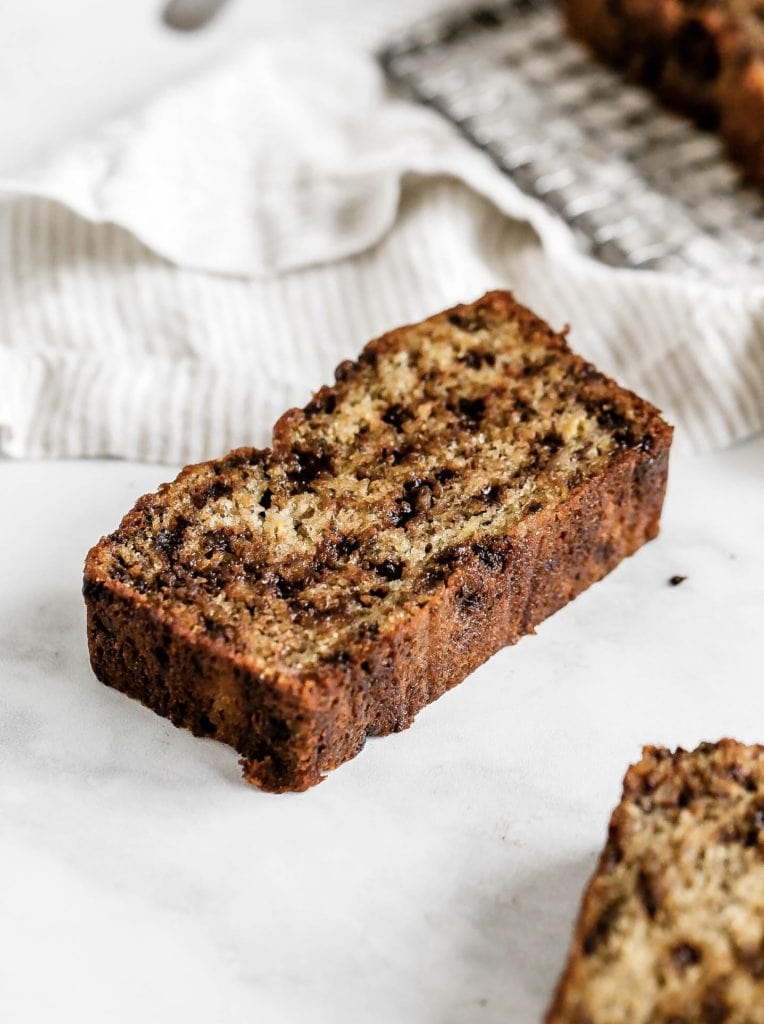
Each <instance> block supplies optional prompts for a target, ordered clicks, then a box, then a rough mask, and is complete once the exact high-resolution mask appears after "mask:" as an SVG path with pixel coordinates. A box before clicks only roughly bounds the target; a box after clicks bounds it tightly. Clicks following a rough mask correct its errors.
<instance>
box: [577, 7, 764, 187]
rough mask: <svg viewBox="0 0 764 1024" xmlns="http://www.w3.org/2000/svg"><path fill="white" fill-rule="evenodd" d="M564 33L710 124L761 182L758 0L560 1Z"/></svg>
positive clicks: (761, 21)
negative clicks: (565, 29) (566, 28)
mask: <svg viewBox="0 0 764 1024" xmlns="http://www.w3.org/2000/svg"><path fill="white" fill-rule="evenodd" d="M562 3H563V9H564V11H565V17H566V20H567V23H568V27H569V30H570V32H571V34H572V35H574V36H575V37H576V38H578V39H580V40H581V41H582V42H584V43H586V44H587V45H588V46H590V47H591V48H592V50H593V51H594V52H595V53H596V54H597V56H598V57H600V58H601V59H602V60H605V61H607V62H608V63H610V64H613V65H615V66H616V67H620V68H622V69H623V70H624V71H626V73H627V74H628V75H630V76H631V77H632V78H635V79H637V80H639V81H642V82H644V83H645V84H646V85H648V86H650V87H651V88H653V89H654V90H655V91H656V92H657V93H658V94H659V95H660V96H661V98H662V99H663V100H664V101H665V102H666V103H668V104H669V105H670V106H672V107H674V108H676V109H678V110H680V111H682V112H684V113H687V114H690V115H691V116H692V117H694V118H695V119H696V120H697V121H699V122H700V123H701V124H702V125H704V126H705V127H709V128H713V127H716V128H718V130H719V133H720V134H721V136H722V137H723V138H724V139H725V141H726V143H727V146H728V148H729V150H730V152H731V154H732V155H733V156H734V157H735V159H736V160H738V162H739V163H740V164H741V165H742V166H743V167H744V169H745V170H746V172H747V173H748V175H749V177H750V178H751V179H752V180H753V181H755V182H757V183H758V184H759V185H764V6H762V3H761V0H562Z"/></svg>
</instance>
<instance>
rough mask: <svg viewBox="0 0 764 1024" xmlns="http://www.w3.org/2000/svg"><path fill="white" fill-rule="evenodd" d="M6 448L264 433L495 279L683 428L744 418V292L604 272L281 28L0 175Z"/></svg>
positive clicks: (411, 110)
mask: <svg viewBox="0 0 764 1024" xmlns="http://www.w3.org/2000/svg"><path fill="white" fill-rule="evenodd" d="M0 190H2V192H3V194H4V199H3V200H2V201H0V452H2V453H3V454H5V455H11V456H25V457H45V456H47V457H50V456H79V455H112V456H123V457H129V458H134V459H145V460H151V461H162V462H169V463H181V462H187V461H191V460H196V459H202V458H205V457H209V456H212V455H216V454H220V453H221V452H223V451H225V450H226V449H227V448H230V447H233V446H235V445H239V444H256V445H261V444H266V443H267V442H268V437H269V432H270V427H271V425H272V423H273V422H274V420H275V419H276V418H277V416H278V415H279V414H280V413H281V412H282V411H283V410H284V409H285V408H287V407H288V406H290V405H293V404H295V403H301V402H303V401H305V400H307V398H308V396H309V394H310V392H311V391H312V390H314V389H315V388H316V387H318V386H319V385H320V384H321V383H322V382H324V381H326V380H328V379H330V378H331V372H332V369H333V367H334V365H335V364H336V363H338V362H339V361H341V360H342V359H344V358H347V357H348V356H351V355H353V354H354V353H356V352H357V351H358V349H359V348H360V346H361V345H362V344H363V343H364V342H365V341H366V340H368V339H369V338H370V337H372V336H374V335H376V334H378V333H380V332H382V331H384V330H385V329H387V328H390V327H392V326H395V325H397V324H399V323H402V322H405V321H408V320H413V319H416V318H419V317H421V316H424V315H426V314H428V313H431V312H434V311H435V310H437V309H438V308H440V307H442V306H444V305H449V304H453V303H455V302H458V301H462V300H468V299H472V298H475V297H477V296H478V295H479V294H480V293H481V292H483V291H484V290H487V289H488V288H493V287H510V288H512V289H513V290H514V291H515V293H516V295H517V297H518V298H519V299H520V300H521V301H524V302H526V303H527V304H528V305H531V306H532V307H533V308H534V309H535V310H536V311H537V312H539V313H540V314H541V315H542V316H544V317H546V318H547V319H549V320H550V321H551V322H552V324H553V325H555V326H556V327H561V326H563V324H565V323H570V324H571V325H572V328H573V330H572V334H571V341H572V344H573V345H574V347H575V348H577V349H578V350H579V351H581V352H582V353H583V354H584V355H586V356H587V357H589V358H590V359H592V360H593V361H594V362H596V363H597V364H598V365H599V366H600V367H601V368H602V369H604V370H605V371H607V372H610V373H612V374H614V375H615V376H616V377H617V378H618V379H619V380H620V381H621V382H622V383H624V384H626V385H628V386H630V387H631V388H633V389H634V390H636V391H638V392H640V393H641V394H644V395H645V396H646V397H648V398H650V399H651V400H652V401H653V402H655V403H656V404H657V405H658V406H659V407H661V408H662V409H663V410H664V411H665V413H666V416H667V418H668V419H669V420H671V421H673V422H674V423H675V424H676V425H677V427H678V443H679V444H680V445H684V446H686V447H692V448H695V449H697V450H707V449H712V448H719V447H723V446H725V445H728V444H730V443H732V442H734V441H736V440H739V439H741V438H743V437H746V436H747V435H749V434H751V433H753V432H755V431H758V430H760V429H761V428H762V426H764V287H762V288H761V289H747V290H743V289H730V288H721V287H718V286H714V285H713V284H712V283H709V284H698V283H692V282H687V281H684V280H680V279H678V278H675V277H670V276H664V275H656V274H652V273H647V272H633V271H615V270H612V269H609V268H606V267H604V266H601V265H599V264H597V263H595V262H593V261H591V260H589V259H587V258H585V257H583V256H581V255H579V254H578V253H577V252H576V250H575V244H574V240H573V238H572V237H571V236H570V234H569V232H568V230H567V228H566V227H565V226H564V225H563V224H562V223H561V222H559V221H557V220H556V219H555V218H554V217H553V216H552V215H551V214H550V213H549V212H548V211H546V210H545V209H544V208H543V207H542V206H540V205H539V204H538V203H536V202H535V201H533V200H531V199H529V198H528V197H526V196H524V195H522V194H521V193H520V192H519V191H518V190H517V189H516V188H515V187H514V185H513V184H512V183H511V182H510V181H509V180H508V179H506V178H505V177H504V176H503V175H501V174H500V173H499V172H498V171H497V170H496V169H495V168H494V167H493V166H492V165H491V164H490V162H489V161H488V160H487V158H485V157H484V156H483V155H482V154H480V153H478V152H476V151H474V150H472V149H471V148H470V147H469V146H468V144H467V143H466V142H464V141H463V140H461V139H460V138H459V137H458V135H457V134H456V133H455V132H453V131H452V130H451V128H450V127H449V126H448V125H447V124H445V123H444V122H442V121H441V120H440V119H439V118H438V117H437V116H436V115H435V114H433V113H432V112H430V111H428V110H426V109H423V108H420V107H417V106H415V105H412V104H409V103H407V102H404V101H402V100H400V99H396V98H393V97H391V96H389V95H388V94H387V92H386V90H385V88H384V85H383V82H382V81H381V77H380V74H379V71H378V69H377V68H376V65H375V63H374V61H373V59H372V58H371V56H369V55H368V54H365V53H362V52H358V51H353V50H348V49H346V48H343V47H342V46H341V45H340V44H339V43H337V42H336V41H333V40H331V39H329V38H324V39H323V40H321V41H320V45H317V40H316V37H315V36H313V37H311V38H310V39H307V38H295V39H280V40H277V41H273V40H271V41H269V42H268V43H267V44H261V45H258V46H256V47H253V48H251V49H249V50H248V51H246V52H245V53H243V54H241V55H240V56H239V57H238V58H236V59H235V60H232V61H231V62H230V63H229V64H227V65H226V66H225V67H223V68H221V69H219V70H217V71H215V72H213V73H211V74H208V75H207V76H204V77H202V78H200V79H198V80H195V81H193V82H191V83H188V84H187V85H184V86H182V87H179V88H176V89H174V90H172V91H170V92H169V93H167V94H165V95H164V96H162V97H160V98H159V99H158V100H157V101H155V102H154V103H153V104H151V105H150V106H149V107H148V108H146V109H144V110H142V111H139V112H138V113H136V114H135V115H132V116H130V117H127V118H124V119H122V120H121V121H119V122H117V123H115V124H113V125H109V126H107V127H106V128H105V129H104V130H103V131H102V132H99V133H98V134H97V135H96V136H95V137H93V138H91V139H88V140H84V141H80V142H77V143H75V144H73V145H72V147H71V148H70V149H69V150H68V151H67V152H65V153H64V154H61V155H60V156H59V157H57V158H56V159H55V160H53V161H52V162H51V163H50V164H48V165H47V166H46V167H43V168H40V169H37V170H35V171H30V172H29V173H28V174H25V175H23V176H21V177H20V178H17V179H16V180H13V181H6V182H0Z"/></svg>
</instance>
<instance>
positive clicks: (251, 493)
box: [84, 292, 671, 790]
mask: <svg viewBox="0 0 764 1024" xmlns="http://www.w3.org/2000/svg"><path fill="white" fill-rule="evenodd" d="M670 440H671V430H670V428H669V427H667V426H666V424H665V423H664V422H663V421H662V420H661V419H660V417H659V415H658V413H657V412H656V410H655V409H653V408H652V406H650V405H648V404H647V403H646V402H643V401H642V400H641V399H639V398H637V397H636V396H635V395H633V394H631V393H630V392H627V391H625V390H623V389H621V388H619V387H618V386H617V385H615V384H614V383H613V382H612V381H610V380H609V379H608V378H606V377H605V376H603V375H602V374H601V373H599V372H598V371H597V370H596V369H594V367H592V366H591V365H590V364H589V363H586V362H585V361H584V360H582V359H580V358H579V357H578V356H576V355H574V354H573V353H572V352H571V351H570V350H569V348H568V346H567V344H566V341H565V338H564V336H563V335H560V334H555V333H554V332H553V331H551V330H550V329H549V328H548V327H547V325H546V324H544V323H543V322H542V321H540V320H539V319H537V318H536V317H535V316H534V315H533V314H532V313H530V312H529V311H528V310H526V309H524V308H523V307H522V306H519V305H518V304H517V303H515V301H514V299H513V298H512V296H511V295H509V294H508V293H506V292H493V293H490V294H488V295H486V296H485V297H484V298H483V299H481V300H480V301H479V302H477V303H475V304H473V305H468V306H458V307H456V308H454V309H452V310H448V311H446V312H444V313H442V314H439V315H437V316H434V317H432V318H430V319H429V320H426V321H424V322H423V323H421V324H416V325H414V326H411V327H405V328H400V329H399V330H396V331H393V332H392V333H390V334H387V335H385V336H383V337H382V338H379V339H377V340H376V341H373V342H371V343H370V344H369V345H367V347H366V348H365V349H364V351H363V352H362V353H361V355H360V357H359V358H358V360H357V361H355V362H351V361H347V362H345V363H342V364H341V365H340V366H339V367H338V368H337V371H336V382H335V384H334V385H333V386H331V387H324V388H322V389H321V390H320V391H318V392H317V394H316V395H315V396H314V398H313V399H312V401H311V402H309V403H308V405H307V406H306V407H305V408H304V409H293V410H290V411H289V412H287V413H286V414H285V415H284V416H282V418H281V419H280V420H279V422H278V423H277V424H276V426H275V428H274V433H273V442H272V447H271V448H270V449H266V450H262V451H261V450H257V449H252V448H246V449H238V450H236V451H234V452H231V453H230V454H229V455H227V456H225V457H224V458H222V459H219V460H216V461H213V462H207V463H204V464H201V465H198V466H190V467H188V468H186V469H185V470H183V472H182V473H181V474H180V476H179V477H178V478H177V479H176V480H175V481H174V482H173V483H170V484H165V485H163V486H162V487H161V488H160V489H159V491H158V492H157V493H156V494H152V495H147V496H146V497H144V498H142V499H141V500H140V501H139V502H138V504H137V505H136V507H135V508H134V509H133V511H132V512H130V513H129V514H128V515H127V516H126V517H125V519H124V520H123V522H122V524H121V525H120V527H119V529H118V530H116V532H114V533H113V534H111V535H110V536H109V537H106V538H104V539H103V540H102V541H101V542H100V543H99V544H98V545H97V546H96V547H95V548H94V549H93V550H92V551H91V552H90V554H89V556H88V560H87V564H86V569H85V586H84V593H85V598H86V603H87V606H88V630H89V643H90V652H91V660H92V664H93V667H94V670H95V672H96V674H97V675H98V676H99V678H100V679H102V680H103V681H104V682H106V683H108V684H110V685H112V686H115V687H117V688H118V689H120V690H123V691H124V692H126V693H129V694H131V695H133V696H135V697H138V698H139V699H140V700H142V701H144V703H146V704H148V705H149V706H150V707H152V708H153V709H154V710H155V711H157V712H159V713H160V714H163V715H166V716H168V717H170V718H171V719H172V720H173V721H174V722H176V724H178V725H184V726H186V727H189V728H191V729H193V730H194V732H196V733H197V734H201V735H209V736H215V737H217V738H218V739H221V740H224V741H225V742H228V743H230V744H232V745H233V746H234V747H236V749H237V750H238V751H239V752H240V753H241V755H242V761H243V765H244V771H245V775H246V777H247V778H248V779H249V780H250V781H252V782H254V783H256V784H258V785H260V786H262V787H263V788H267V789H272V790H282V789H303V788H306V787H307V786H309V785H313V784H314V783H316V782H318V781H320V779H321V776H322V773H323V772H324V771H326V770H328V769H329V768H332V767H335V766H336V765H337V764H339V763H341V762H342V761H344V760H346V759H347V758H349V757H352V756H353V755H354V754H355V753H357V752H358V751H359V750H360V748H361V747H362V746H363V743H364V741H365V738H366V736H367V735H370V734H383V733H389V732H391V731H393V730H398V729H402V728H405V727H406V726H407V725H409V724H410V723H411V721H412V720H413V717H414V715H415V714H416V712H417V711H418V710H419V709H420V708H421V707H422V706H423V705H424V704H426V703H428V702H429V701H431V700H434V699H435V698H436V697H438V696H439V695H440V694H442V693H443V692H444V691H445V690H446V689H448V688H449V687H450V686H453V685H454V684H455V683H457V682H459V681H460V680H461V679H463V678H464V677H465V676H466V675H467V674H468V673H469V672H471V671H472V670H473V669H474V668H476V667H477V665H479V664H480V663H481V662H482V661H484V660H485V659H486V658H487V657H489V656H490V655H491V654H492V653H494V652H495V651H496V650H498V649H499V648H500V647H502V646H504V645H505V644H508V643H513V642H514V641H516V640H517V639H518V638H519V637H520V636H521V635H523V634H524V633H528V632H532V631H533V628H534V626H535V625H536V624H538V623H539V622H540V621H541V620H542V619H543V618H545V617H546V616H547V615H549V614H551V613H552V612H553V611H555V610H556V609H557V608H559V607H560V606H562V605H563V604H565V603H566V602H567V601H568V600H570V599H571V598H572V597H574V596H575V595H576V594H577V593H579V592H580V591H581V590H583V589H584V588H585V587H587V586H588V585H589V584H590V583H592V582H594V581H595V580H597V579H599V578H600V577H602V576H604V575H605V574H606V573H607V572H608V571H610V570H611V569H612V568H613V567H614V566H615V565H616V564H617V563H618V562H619V561H620V560H621V558H623V557H624V556H625V555H628V554H631V553H633V552H634V551H635V550H636V549H637V548H638V547H639V546H640V545H641V544H642V543H644V542H645V541H646V540H648V539H650V538H651V537H653V536H654V535H655V534H656V532H657V530H658V520H659V516H660V510H661V504H662V500H663V493H664V488H665V482H666V471H667V460H668V449H669V445H670Z"/></svg>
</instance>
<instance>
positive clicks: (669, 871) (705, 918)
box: [546, 740, 764, 1024]
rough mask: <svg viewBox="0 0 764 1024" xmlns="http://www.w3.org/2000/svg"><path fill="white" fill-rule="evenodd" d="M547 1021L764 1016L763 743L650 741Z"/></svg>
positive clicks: (686, 1023)
mask: <svg viewBox="0 0 764 1024" xmlns="http://www.w3.org/2000/svg"><path fill="white" fill-rule="evenodd" d="M546 1021H547V1024H724V1022H726V1024H764V747H760V746H752V747H749V746H744V745H743V744H741V743H736V742H735V741H734V740H721V742H719V743H716V744H713V743H703V744H701V746H699V747H698V748H697V750H694V751H692V752H689V753H688V752H687V751H685V750H681V749H679V750H677V751H675V752H674V753H672V752H671V751H669V750H665V749H663V748H661V747H645V749H644V751H643V755H642V760H641V761H640V762H639V763H638V764H635V765H633V766H632V767H631V768H630V769H629V771H628V772H627V774H626V779H625V781H624V789H623V798H622V800H621V803H620V804H619V806H618V807H617V808H616V810H615V813H614V814H613V817H612V819H611V821H610V832H609V836H608V841H607V845H606V846H605V850H604V852H603V854H602V857H601V859H600V863H599V867H598V868H597V871H596V873H595V875H594V877H593V879H592V881H591V882H590V884H589V888H588V890H587V892H586V895H585V896H584V901H583V906H582V908H581V913H580V916H579V919H578V924H577V926H576V931H575V936H574V938H573V948H572V950H571V953H570V960H569V963H568V967H567V970H566V971H565V974H564V975H563V977H562V980H561V982H560V985H559V987H558V990H557V995H556V998H555V1000H554V1004H553V1006H552V1008H551V1010H550V1011H549V1013H548V1015H547V1018H546Z"/></svg>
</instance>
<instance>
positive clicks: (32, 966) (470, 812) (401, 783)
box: [0, 437, 764, 1024]
mask: <svg viewBox="0 0 764 1024" xmlns="http://www.w3.org/2000/svg"><path fill="white" fill-rule="evenodd" d="M763 467H764V437H762V438H758V439H755V440H753V441H750V442H748V443H746V444H744V445H741V446H739V447H737V448H736V449H734V450H731V451H728V452H726V453H723V454H719V455H713V456H705V457H690V456H682V457H676V458H675V459H674V464H673V467H672V474H671V483H670V490H669V496H668V500H667V505H666V510H665V519H664V528H663V532H662V534H661V537H660V538H659V539H658V540H657V541H655V542H653V543H652V544H650V545H648V546H647V547H646V548H645V549H643V550H642V551H641V552H640V553H639V554H637V555H636V556H635V557H634V558H632V559H629V560H628V561H627V562H626V563H624V564H623V565H621V566H620V567H619V568H618V569H617V570H616V571H615V572H614V573H613V574H612V575H611V576H610V577H609V578H608V579H606V580H605V581H603V582H602V583H600V584H597V585H596V586H594V587H593V588H592V589H591V590H589V591H588V592H587V593H585V594H584V595H582V596H581V597H580V598H579V599H578V600H576V601H575V602H574V603H573V604H571V605H570V606H568V607H567V608H565V609H563V610H562V611H561V612H559V613H558V614H557V615H555V616H553V617H552V618H551V619H550V620H548V621H547V622H546V623H544V624H543V625H542V626H541V627H540V628H539V630H538V635H537V636H535V637H528V638H526V639H524V640H522V641H521V642H520V643H519V644H518V645H517V646H516V647H514V648H512V649H508V650H505V651H503V652H502V653H500V654H499V655H497V656H496V657H495V658H493V659H492V660H491V661H490V662H489V663H488V664H486V665H484V666H483V667H482V668H481V669H479V670H478V671H477V672H476V673H475V674H474V676H472V677H471V678H470V679H469V680H467V681H466V682H465V683H464V684H462V685H461V686H460V687H457V688H456V689H455V690H453V691H451V692H450V693H449V694H447V695H446V696H445V697H443V698H442V699H441V700H440V701H438V702H437V703H436V704H434V705H433V706H431V707H430V708H428V709H426V710H425V711H423V712H422V713H421V714H420V716H419V718H418V719H417V721H416V723H415V724H414V726H413V727H412V728H411V729H410V730H408V731H407V732H404V733H401V734H399V735H396V736H392V737H389V738H386V739H377V740H371V741H370V742H369V743H368V744H367V746H366V749H365V750H364V751H363V753H362V754H361V755H360V756H359V757H358V758H357V759H355V760H354V761H352V762H350V763H348V764H347V765H345V766H343V767H342V768H340V769H339V770H337V771H336V772H334V773H333V774H332V775H330V777H329V778H328V779H327V780H326V781H325V782H324V783H323V784H322V785H321V786H319V787H317V788H316V789H314V790H312V791H310V792H308V793H305V794H300V795H286V796H271V795H267V794H263V793H260V792H258V791H257V790H255V789H252V788H250V787H249V786H247V785H245V784H244V783H243V782H242V781H241V779H240V777H239V771H238V768H237V760H236V755H235V754H234V753H233V752H232V751H231V750H230V749H228V748H226V747H224V746H222V745H220V744H218V743H215V742H213V741H211V740H199V739H195V738H193V737H192V736H190V735H188V734H186V733H184V732H181V731H179V730H176V729H175V728H173V726H171V725H170V724H169V723H167V722H166V721H164V720H162V719H160V718H158V717H156V716H155V715H153V714H152V713H151V712H150V711H147V710H145V709H144V708H142V707H141V706H140V705H138V704H137V703H134V702H133V701H130V700H128V699H127V698H125V697H123V696H121V695H120V694H118V693H116V692H112V691H111V690H109V689H107V688H106V687H103V686H101V685H100V684H99V683H98V682H97V681H96V680H95V678H94V677H93V675H92V674H91V672H90V669H89V665H88V658H87V649H86V643H85V627H84V611H83V604H82V599H81V597H80V581H81V571H82V562H83V559H84V556H85V553H86V551H87V549H88V547H89V546H90V545H91V544H92V543H93V542H94V541H95V540H96V539H97V538H98V537H99V535H100V534H102V533H103V532H105V531H107V530H109V529H111V528H113V526H114V525H115V524H116V522H117V521H118V519H119V517H120V516H121V514H122V513H123V512H124V511H125V510H126V509H127V508H128V507H129V506H130V504H131V503H132V501H133V500H134V498H135V497H136V496H137V495H138V494H139V493H141V492H144V491H146V490H148V489H151V488H153V487H154V486H155V485H156V484H157V483H158V482H159V481H160V480H162V479H165V478H167V477H168V476H169V475H171V472H172V471H171V470H170V469H168V468H167V467H155V466H145V465H133V464H129V463H120V462H113V461H112V462H106V461H104V462H99V461H91V462H68V463H67V462H61V463H48V464H25V463H19V464H14V463H4V464H2V465H0V488H1V489H2V495H3V502H2V505H0V536H2V537H3V538H4V542H3V544H2V545H1V546H0V580H2V585H1V586H0V681H1V683H2V685H1V686H0V822H2V826H1V827H0V864H2V865H3V869H4V870H3V872H2V879H1V880H0V946H2V947H3V952H2V956H0V979H1V981H0V1016H1V1017H2V1019H3V1020H8V1021H12V1022H14V1024H17V1022H23V1024H27V1022H35V1024H36V1022H38V1021H40V1022H41V1021H48V1020H52V1019H55V1020H57V1021H76V1022H80V1024H82V1022H85V1024H89V1022H101V1021H103V1020H108V1021H110V1024H117V1022H125V1024H127V1022H131V1024H132V1022H135V1021H136V1020H151V1021H181V1020H182V1021H184V1022H196V1021H199V1022H205V1024H206V1022H208V1021H215V1022H216V1024H228V1022H231V1024H233V1022H236V1024H240V1022H241V1021H242V1020H258V1021H268V1022H270V1021H274V1022H278V1024H302V1022H305V1021H311V1022H314V1024H324V1022H325V1024H344V1022H347V1024H362V1022H374V1024H387V1022H390V1021H396V1022H397V1024H415V1022H416V1024H422V1022H424V1024H457V1022H463V1024H468V1022H470V1024H471V1022H486V1024H488V1022H497V1024H498V1022H499V1021H502V1022H505V1021H508V1020H509V1021H512V1022H513V1024H536V1022H538V1021H539V1018H540V1014H541V1012H542V1009H543V1007H544V1005H545V1003H546V1002H547V1000H548V998H549V995H550V992H551V990H552V987H553V985H554V982H555V979H556V977H557V974H558V972H559V970H560V968H561V966H562V963H563V959H564V955H565V949H566V944H567V942H568V938H569V934H570V929H571V925H572V921H573V917H574V913H575V910H576V907H577V904H578V900H579V897H580V894H581V889H582V886H583V884H584V882H585V880H586V878H587V876H588V874H589V873H590V871H591V870H592V868H593V865H594V863H595V859H596V856H597V852H598V850H599V848H600V846H601V844H602V842H603V840H604V837H605V829H606V824H607V820H608V816H609V813H610V810H611V807H612V806H613V804H614V803H615V802H616V801H617V799H618V797H619V793H620V784H621V779H622V776H623V773H624V770H625V768H626V766H627V764H628V763H629V761H632V760H634V759H636V758H637V757H638V756H639V752H640V747H641V745H642V744H643V743H663V744H668V745H675V744H682V745H684V746H689V745H693V744H695V743H696V742H697V741H699V740H701V739H716V738H718V737H721V736H724V735H733V736H737V737H739V738H741V739H744V740H751V741H753V740H762V739H764V724H763V723H764V687H762V685H761V682H762V665H763V664H764V631H763V630H762V621H764V584H763V583H762V580H764V530H763V529H762V526H764V472H762V469H763ZM675 574H679V575H683V576H686V577H687V578H686V580H685V581H684V582H683V583H682V584H681V585H679V586H676V587H672V586H670V585H669V584H668V580H669V578H670V577H671V576H673V575H675Z"/></svg>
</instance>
